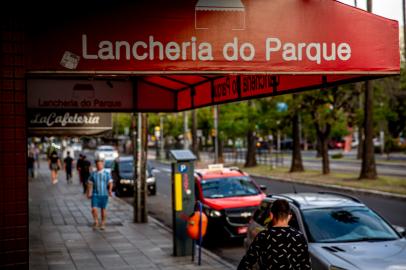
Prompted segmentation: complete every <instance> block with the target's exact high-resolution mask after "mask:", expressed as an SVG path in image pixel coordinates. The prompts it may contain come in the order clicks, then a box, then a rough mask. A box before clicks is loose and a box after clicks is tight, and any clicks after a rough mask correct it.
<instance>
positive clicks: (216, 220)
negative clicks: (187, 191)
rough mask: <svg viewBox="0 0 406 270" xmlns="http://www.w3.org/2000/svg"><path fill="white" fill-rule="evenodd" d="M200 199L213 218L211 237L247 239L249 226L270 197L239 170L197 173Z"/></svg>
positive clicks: (208, 232) (219, 169)
mask: <svg viewBox="0 0 406 270" xmlns="http://www.w3.org/2000/svg"><path fill="white" fill-rule="evenodd" d="M195 183H196V189H195V190H196V200H200V201H201V202H202V203H203V207H204V211H205V213H206V215H207V217H208V219H209V222H208V231H207V237H209V238H212V237H214V236H226V237H228V238H240V237H245V236H246V233H247V224H248V222H249V220H250V219H251V216H252V215H253V213H254V212H255V210H256V209H257V208H258V206H259V204H260V203H261V201H262V199H264V198H265V197H266V195H265V193H264V191H265V190H266V186H259V185H258V184H257V183H255V181H254V180H252V179H251V178H250V177H249V176H248V174H246V173H244V172H242V171H241V170H239V169H238V168H222V166H216V167H215V168H214V169H213V167H212V168H209V169H204V170H196V174H195Z"/></svg>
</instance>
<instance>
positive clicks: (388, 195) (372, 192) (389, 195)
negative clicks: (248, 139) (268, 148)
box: [250, 173, 406, 201]
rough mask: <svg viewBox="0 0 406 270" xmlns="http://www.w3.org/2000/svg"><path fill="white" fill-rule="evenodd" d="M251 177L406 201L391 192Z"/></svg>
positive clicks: (404, 198) (279, 178)
mask: <svg viewBox="0 0 406 270" xmlns="http://www.w3.org/2000/svg"><path fill="white" fill-rule="evenodd" d="M250 175H251V176H254V177H258V178H262V179H266V180H272V181H279V182H289V183H294V184H303V185H308V186H314V187H323V188H329V189H334V190H338V191H349V192H352V193H355V194H364V195H375V196H380V197H385V198H390V199H397V200H401V201H406V195H401V194H394V193H389V192H383V191H376V190H368V189H358V188H352V187H343V186H338V185H330V184H321V183H314V182H310V181H306V180H291V179H286V178H282V177H269V176H263V175H258V174H252V173H251V174H250Z"/></svg>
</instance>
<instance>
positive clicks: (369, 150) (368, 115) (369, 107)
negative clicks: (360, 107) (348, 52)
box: [359, 81, 377, 179]
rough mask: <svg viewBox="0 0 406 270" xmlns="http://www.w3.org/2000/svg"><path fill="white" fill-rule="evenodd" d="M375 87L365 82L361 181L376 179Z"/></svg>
mask: <svg viewBox="0 0 406 270" xmlns="http://www.w3.org/2000/svg"><path fill="white" fill-rule="evenodd" d="M373 94H374V92H373V87H372V85H371V82H370V81H366V82H365V113H364V130H365V139H364V149H363V153H362V168H361V174H360V176H359V178H360V179H376V177H377V173H376V165H375V153H374V143H373V137H374V136H373V134H374V126H373Z"/></svg>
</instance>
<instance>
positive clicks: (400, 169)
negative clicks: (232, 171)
mask: <svg viewBox="0 0 406 270" xmlns="http://www.w3.org/2000/svg"><path fill="white" fill-rule="evenodd" d="M245 153H246V151H245V150H243V151H241V153H239V154H238V155H237V156H235V154H234V153H225V154H224V158H225V161H227V162H233V163H240V164H243V163H244V162H245ZM341 153H342V151H341V150H330V151H329V156H330V169H331V170H332V171H335V172H341V173H354V172H355V173H357V174H358V173H359V171H360V169H361V160H357V159H356V151H355V150H353V151H352V152H350V153H345V154H344V156H343V158H342V159H333V158H332V156H334V155H336V154H341ZM283 155H284V156H283V157H281V156H279V157H278V161H277V165H278V166H282V167H289V166H290V164H291V152H289V151H286V152H283ZM206 156H207V158H211V157H209V155H206ZM275 158H276V156H275V154H273V153H269V152H264V153H262V154H257V162H258V164H263V165H271V164H274V163H275ZM302 158H303V166H304V167H305V168H306V169H308V170H317V171H320V170H321V168H322V163H321V158H316V152H315V151H302ZM375 159H376V169H377V171H378V174H379V175H381V176H392V177H402V178H405V179H406V155H404V154H401V153H399V154H396V155H392V157H391V159H390V160H389V161H388V160H387V158H386V155H380V154H375Z"/></svg>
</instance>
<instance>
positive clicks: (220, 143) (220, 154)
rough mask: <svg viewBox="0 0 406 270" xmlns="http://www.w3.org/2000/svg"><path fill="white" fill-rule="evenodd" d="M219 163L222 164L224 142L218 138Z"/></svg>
mask: <svg viewBox="0 0 406 270" xmlns="http://www.w3.org/2000/svg"><path fill="white" fill-rule="evenodd" d="M218 143H219V151H218V152H219V163H224V155H223V153H224V141H223V140H222V139H220V138H219V142H218Z"/></svg>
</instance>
